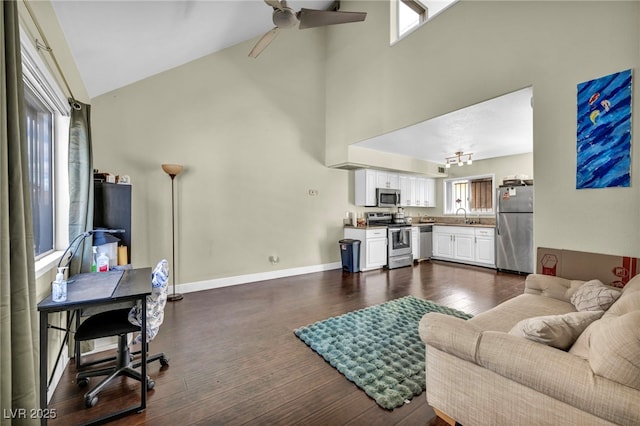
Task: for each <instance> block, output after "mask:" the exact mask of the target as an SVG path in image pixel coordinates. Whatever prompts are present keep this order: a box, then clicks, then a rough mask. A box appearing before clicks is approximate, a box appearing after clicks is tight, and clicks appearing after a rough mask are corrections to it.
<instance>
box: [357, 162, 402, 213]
mask: <svg viewBox="0 0 640 426" xmlns="http://www.w3.org/2000/svg"><path fill="white" fill-rule="evenodd" d="M376 188H388V189H400V184H399V176H398V174H397V173H392V172H386V171H383V170H373V169H359V170H356V206H375V205H376V204H377V203H376Z"/></svg>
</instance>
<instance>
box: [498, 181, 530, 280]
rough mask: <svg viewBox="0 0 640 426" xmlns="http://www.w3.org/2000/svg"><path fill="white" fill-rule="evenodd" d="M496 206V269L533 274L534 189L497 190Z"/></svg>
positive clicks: (510, 187) (518, 187)
mask: <svg viewBox="0 0 640 426" xmlns="http://www.w3.org/2000/svg"><path fill="white" fill-rule="evenodd" d="M497 204H498V209H497V212H496V267H497V268H498V270H505V271H513V272H519V273H532V272H533V271H534V267H533V266H534V265H533V259H534V252H533V186H508V187H500V188H499V189H498V201H497Z"/></svg>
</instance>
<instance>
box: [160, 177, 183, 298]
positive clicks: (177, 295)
mask: <svg viewBox="0 0 640 426" xmlns="http://www.w3.org/2000/svg"><path fill="white" fill-rule="evenodd" d="M162 170H164V172H165V173H166V174H168V175H169V177H170V178H171V244H172V245H171V256H172V257H171V267H172V268H173V273H172V274H171V278H172V280H173V281H172V282H173V292H172V293H171V294H170V295H168V296H167V300H168V301H170V302H176V301H178V300H182V298H183V296H182V294H180V293H176V221H175V211H176V209H175V197H174V189H173V181H174V179H175V178H176V176H178V175H179V174H180V173H181V172H182V166H180V165H178V164H163V165H162Z"/></svg>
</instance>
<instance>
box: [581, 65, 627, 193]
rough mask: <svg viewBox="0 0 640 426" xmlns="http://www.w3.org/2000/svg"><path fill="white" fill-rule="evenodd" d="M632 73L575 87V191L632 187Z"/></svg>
mask: <svg viewBox="0 0 640 426" xmlns="http://www.w3.org/2000/svg"><path fill="white" fill-rule="evenodd" d="M631 81H632V74H631V70H626V71H621V72H618V73H615V74H611V75H607V76H604V77H601V78H597V79H595V80H591V81H586V82H584V83H580V84H578V131H577V137H578V146H577V152H578V155H577V171H576V188H577V189H584V188H610V187H628V186H630V185H631V93H632V92H631Z"/></svg>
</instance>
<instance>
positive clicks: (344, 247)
mask: <svg viewBox="0 0 640 426" xmlns="http://www.w3.org/2000/svg"><path fill="white" fill-rule="evenodd" d="M338 243H340V256H341V257H342V270H343V271H347V272H360V240H352V239H350V238H347V239H344V240H340V241H338Z"/></svg>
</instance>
